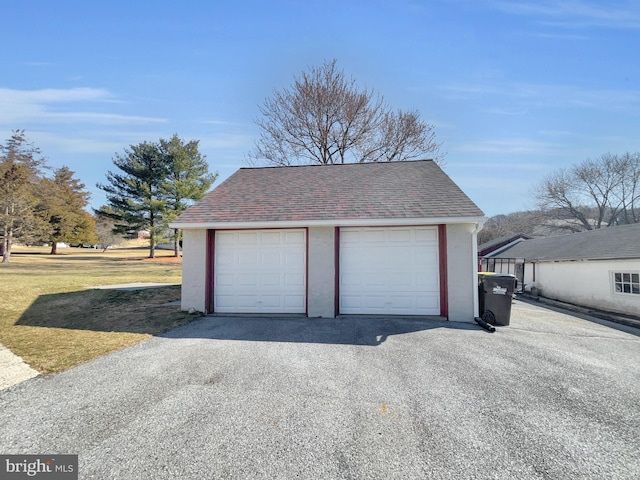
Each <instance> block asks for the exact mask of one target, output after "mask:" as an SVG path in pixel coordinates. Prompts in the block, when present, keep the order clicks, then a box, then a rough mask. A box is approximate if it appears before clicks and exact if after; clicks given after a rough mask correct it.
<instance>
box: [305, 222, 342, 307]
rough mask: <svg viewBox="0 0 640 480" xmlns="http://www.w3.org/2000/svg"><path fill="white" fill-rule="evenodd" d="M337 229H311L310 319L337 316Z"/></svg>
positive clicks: (308, 297) (309, 231)
mask: <svg viewBox="0 0 640 480" xmlns="http://www.w3.org/2000/svg"><path fill="white" fill-rule="evenodd" d="M335 238H336V237H335V228H334V227H310V228H309V230H308V242H309V255H308V261H309V273H308V279H307V281H308V284H307V285H308V288H307V306H308V312H307V315H308V316H309V317H324V318H333V317H334V316H335V283H336V280H335V278H336V270H335Z"/></svg>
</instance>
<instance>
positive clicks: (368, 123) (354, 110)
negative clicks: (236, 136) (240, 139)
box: [248, 60, 444, 165]
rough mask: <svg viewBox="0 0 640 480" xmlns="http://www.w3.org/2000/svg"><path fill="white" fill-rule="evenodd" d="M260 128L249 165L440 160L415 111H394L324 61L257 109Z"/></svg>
mask: <svg viewBox="0 0 640 480" xmlns="http://www.w3.org/2000/svg"><path fill="white" fill-rule="evenodd" d="M260 113H261V114H262V117H261V118H259V119H257V120H256V124H257V125H258V126H259V127H260V129H261V135H260V138H259V139H258V140H257V141H256V146H255V149H254V150H253V151H252V152H250V153H249V154H248V160H249V161H250V162H251V163H254V164H255V163H267V164H271V165H294V164H305V163H312V164H333V163H353V162H377V161H397V160H414V159H417V158H420V157H430V158H433V159H434V160H436V161H439V162H442V160H443V158H444V154H443V153H442V152H441V151H440V146H441V144H439V143H437V142H436V141H435V132H434V129H433V126H432V125H430V124H429V123H427V122H425V121H423V120H420V117H419V115H418V113H417V112H415V111H413V112H404V111H401V110H398V111H393V110H392V109H390V108H389V106H388V105H387V104H386V103H385V101H384V99H383V98H382V97H381V96H380V95H375V94H374V93H373V92H372V91H370V90H366V89H364V90H361V89H359V88H358V86H357V85H356V82H355V80H353V79H347V78H346V77H345V75H344V73H343V72H342V71H338V70H337V69H336V61H335V60H333V61H331V62H325V63H324V64H323V65H321V66H319V67H313V68H311V70H310V71H309V72H308V73H307V72H303V73H302V76H301V77H300V78H296V79H295V80H294V84H293V87H292V88H290V89H287V88H285V89H283V90H282V91H276V92H274V94H273V97H271V98H269V99H267V100H265V103H264V105H263V106H261V107H260Z"/></svg>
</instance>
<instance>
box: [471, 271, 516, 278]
mask: <svg viewBox="0 0 640 480" xmlns="http://www.w3.org/2000/svg"><path fill="white" fill-rule="evenodd" d="M478 275H491V276H493V277H513V278H515V275H513V274H511V273H496V272H478Z"/></svg>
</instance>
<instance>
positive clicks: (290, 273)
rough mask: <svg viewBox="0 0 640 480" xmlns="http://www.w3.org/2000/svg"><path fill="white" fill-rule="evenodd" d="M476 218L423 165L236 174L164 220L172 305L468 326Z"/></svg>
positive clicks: (462, 198)
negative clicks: (172, 272) (171, 231)
mask: <svg viewBox="0 0 640 480" xmlns="http://www.w3.org/2000/svg"><path fill="white" fill-rule="evenodd" d="M484 220H485V218H484V215H483V213H482V211H481V210H480V209H479V208H478V207H477V206H476V205H475V204H474V203H473V202H472V201H471V200H470V199H469V198H468V197H467V196H466V195H465V194H464V193H463V192H462V191H461V190H460V188H458V187H457V186H456V185H455V184H454V183H453V182H452V181H451V179H450V178H449V177H448V176H447V175H446V174H445V173H444V172H443V171H442V170H441V169H440V168H439V167H438V166H437V165H436V164H435V163H434V162H433V161H430V160H423V161H413V162H395V163H368V164H345V165H313V166H298V167H266V168H242V169H240V170H238V171H237V172H236V173H235V174H233V175H232V176H231V177H229V178H228V179H227V180H226V181H225V182H223V183H222V184H221V185H220V186H218V187H217V188H216V189H214V190H213V191H212V192H210V193H209V194H207V196H205V197H204V198H203V199H202V200H200V201H199V202H197V203H196V204H195V205H193V206H192V207H190V208H189V209H188V210H187V211H186V212H185V213H184V214H183V215H181V216H180V217H179V218H178V219H177V220H176V222H175V223H174V224H172V227H174V228H181V229H183V231H184V240H183V255H184V256H183V282H182V308H183V309H184V310H188V309H191V308H193V309H195V310H198V311H202V312H205V313H209V314H228V313H264V314H282V313H293V314H302V315H307V316H309V317H335V316H337V315H347V314H365V315H372V314H373V315H377V314H384V315H423V316H431V315H433V316H440V317H445V318H447V319H449V320H455V321H467V322H472V321H473V317H474V316H476V315H477V288H476V285H477V277H476V233H477V231H478V230H479V228H481V226H482V222H483V221H484Z"/></svg>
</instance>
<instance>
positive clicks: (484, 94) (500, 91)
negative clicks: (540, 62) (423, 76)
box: [441, 82, 640, 112]
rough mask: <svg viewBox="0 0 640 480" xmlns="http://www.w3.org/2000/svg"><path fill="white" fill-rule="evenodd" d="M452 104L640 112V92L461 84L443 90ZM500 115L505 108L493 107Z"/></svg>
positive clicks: (529, 85)
mask: <svg viewBox="0 0 640 480" xmlns="http://www.w3.org/2000/svg"><path fill="white" fill-rule="evenodd" d="M441 90H442V92H443V95H444V96H445V98H448V99H450V100H464V101H469V100H477V101H482V100H487V99H490V100H491V103H492V105H499V104H500V100H502V101H503V102H507V103H508V105H509V108H508V110H509V111H516V112H517V111H519V110H520V109H527V108H534V107H537V108H546V107H551V108H558V107H560V108H588V109H599V110H606V111H638V108H639V107H640V90H614V89H601V90H596V89H585V88H582V87H576V86H572V85H544V84H531V83H508V82H503V83H499V82H492V83H468V84H464V83H459V84H450V85H445V86H442V87H441ZM491 108H493V109H496V110H497V111H499V109H501V107H499V106H492V107H491Z"/></svg>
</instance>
